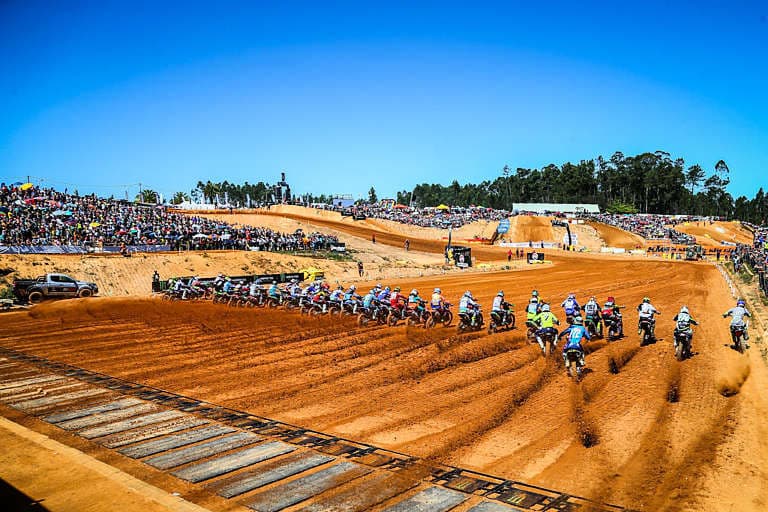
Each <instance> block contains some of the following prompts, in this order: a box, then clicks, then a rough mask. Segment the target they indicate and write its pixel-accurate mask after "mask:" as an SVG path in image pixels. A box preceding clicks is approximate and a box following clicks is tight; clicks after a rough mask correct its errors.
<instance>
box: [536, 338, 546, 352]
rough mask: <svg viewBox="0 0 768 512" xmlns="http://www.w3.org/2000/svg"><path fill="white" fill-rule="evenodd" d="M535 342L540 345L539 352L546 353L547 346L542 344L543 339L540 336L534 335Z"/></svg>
mask: <svg viewBox="0 0 768 512" xmlns="http://www.w3.org/2000/svg"><path fill="white" fill-rule="evenodd" d="M536 342H537V343H538V344H539V347H541V353H542V354H544V355H547V348H546V347H545V346H544V340H542V339H541V336H536Z"/></svg>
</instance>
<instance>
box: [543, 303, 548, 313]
mask: <svg viewBox="0 0 768 512" xmlns="http://www.w3.org/2000/svg"><path fill="white" fill-rule="evenodd" d="M541 311H542V312H545V313H548V312H549V304H544V305H543V306H541Z"/></svg>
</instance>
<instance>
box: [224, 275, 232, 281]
mask: <svg viewBox="0 0 768 512" xmlns="http://www.w3.org/2000/svg"><path fill="white" fill-rule="evenodd" d="M224 279H226V280H227V281H231V280H232V278H230V277H229V276H227V277H225V278H224Z"/></svg>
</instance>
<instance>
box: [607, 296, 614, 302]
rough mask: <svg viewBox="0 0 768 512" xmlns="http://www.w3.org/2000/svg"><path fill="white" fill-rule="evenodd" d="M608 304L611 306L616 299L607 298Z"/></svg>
mask: <svg viewBox="0 0 768 512" xmlns="http://www.w3.org/2000/svg"><path fill="white" fill-rule="evenodd" d="M608 302H610V303H611V304H613V303H614V302H616V299H614V298H613V297H612V296H609V297H608Z"/></svg>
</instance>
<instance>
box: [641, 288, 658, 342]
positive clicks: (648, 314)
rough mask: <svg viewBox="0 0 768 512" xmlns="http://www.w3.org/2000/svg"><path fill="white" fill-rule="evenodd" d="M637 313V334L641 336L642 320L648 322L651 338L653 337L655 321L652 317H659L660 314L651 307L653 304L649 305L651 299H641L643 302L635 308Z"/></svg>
mask: <svg viewBox="0 0 768 512" xmlns="http://www.w3.org/2000/svg"><path fill="white" fill-rule="evenodd" d="M637 312H638V317H639V318H638V323H637V334H638V335H639V334H643V330H642V329H641V328H640V322H642V321H643V320H649V321H650V324H651V337H654V336H655V334H654V332H655V331H656V319H655V318H654V317H653V315H660V314H661V312H660V311H659V310H658V309H656V308H655V307H653V304H651V299H650V298H648V297H643V302H642V303H641V304H640V305H638V306H637Z"/></svg>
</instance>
